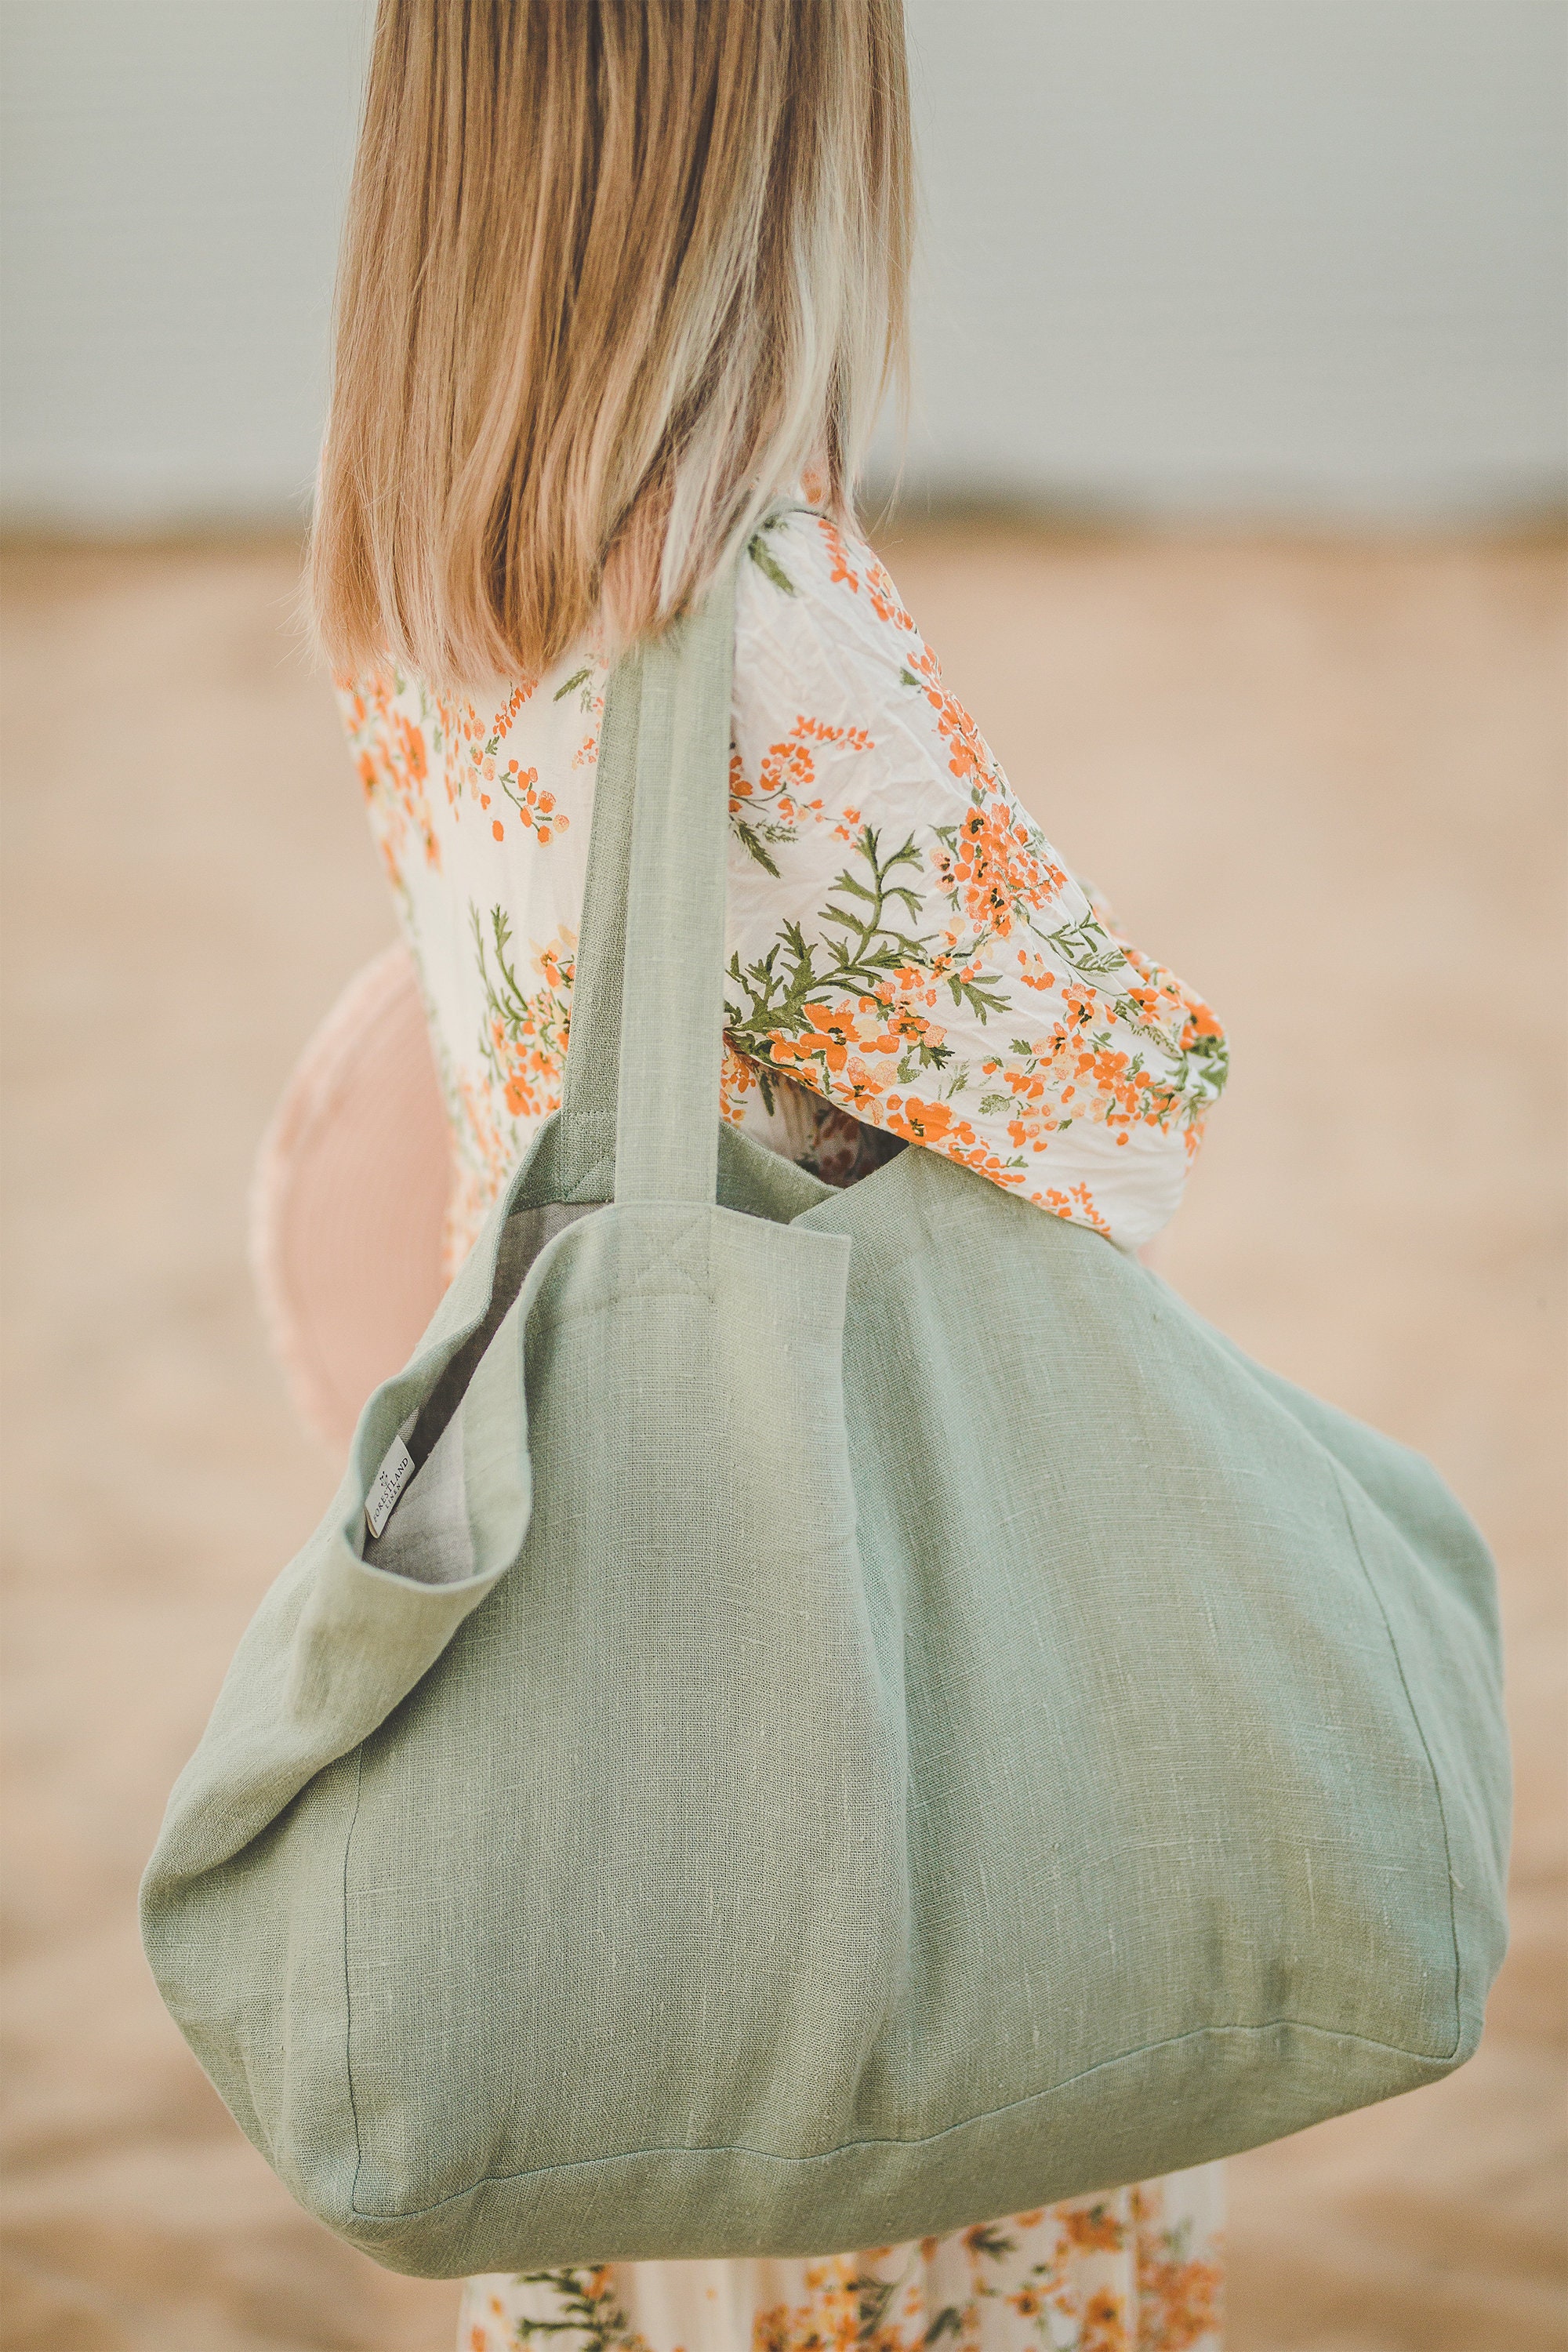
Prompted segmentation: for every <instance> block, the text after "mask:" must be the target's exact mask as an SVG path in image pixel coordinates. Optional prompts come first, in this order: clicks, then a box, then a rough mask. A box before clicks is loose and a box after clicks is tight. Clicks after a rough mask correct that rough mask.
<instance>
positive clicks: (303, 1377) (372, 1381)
mask: <svg viewBox="0 0 1568 2352" xmlns="http://www.w3.org/2000/svg"><path fill="white" fill-rule="evenodd" d="M451 1174H452V1158H451V1144H450V1140H449V1136H448V1131H447V1114H446V1110H445V1108H444V1106H443V1104H442V1100H441V1092H440V1087H439V1086H438V1084H437V1077H436V1069H435V1064H434V1062H433V1061H432V1059H431V1055H430V1044H429V1038H428V1034H427V1033H426V1026H425V1011H424V1006H423V1004H422V1003H421V1002H420V996H419V988H418V982H417V981H416V977H415V971H414V966H413V963H412V961H410V958H409V956H408V952H407V950H406V949H405V948H402V947H393V948H388V949H387V950H386V951H385V953H384V954H383V955H379V956H377V957H376V959H375V961H374V962H373V963H369V964H367V965H366V966H365V968H364V970H363V971H361V972H359V973H358V974H357V975H356V976H355V978H354V979H353V980H352V981H351V982H349V985H348V987H347V988H346V989H345V990H344V991H343V992H342V996H340V997H339V999H338V1001H337V1003H335V1004H334V1005H333V1007H332V1009H331V1012H330V1013H328V1015H327V1017H326V1019H325V1020H324V1021H323V1022H322V1024H321V1027H320V1028H319V1029H318V1030H317V1032H316V1034H315V1035H314V1036H313V1037H312V1038H311V1040H310V1044H309V1045H307V1046H306V1048H305V1051H304V1053H303V1054H302V1055H300V1061H299V1063H298V1065H297V1066H296V1068H295V1070H294V1074H293V1076H292V1077H290V1079H289V1083H288V1086H287V1087H285V1088H284V1092H283V1098H282V1100H281V1102H279V1106H278V1108H277V1110H276V1111H275V1112H274V1113H273V1116H272V1122H271V1125H270V1126H269V1127H268V1130H267V1133H266V1136H265V1137H264V1139H263V1140H262V1145H261V1150H260V1153H259V1156H258V1160H257V1165H256V1178H255V1184H254V1188H253V1191H252V1194H251V1218H250V1254H251V1269H252V1272H253V1274H254V1276H255V1279H256V1288H257V1294H258V1299H259V1302H260V1307H261V1313H262V1318H263V1320H264V1321H265V1323H266V1325H267V1329H268V1336H269V1338H270V1339H271V1341H272V1345H273V1348H274V1349H275V1351H276V1353H277V1356H278V1359H279V1363H280V1364H281V1366H282V1368H283V1376H284V1379H285V1380H286V1381H287V1382H288V1386H289V1395H290V1396H291V1398H292V1399H293V1402H294V1404H295V1407H296V1409H297V1410H298V1412H299V1413H300V1418H301V1420H302V1421H303V1422H304V1423H306V1425H307V1427H308V1428H310V1430H312V1431H313V1432H314V1433H315V1434H316V1435H317V1436H318V1437H320V1438H321V1440H322V1442H323V1443H324V1444H326V1445H327V1446H328V1447H329V1448H330V1449H331V1452H332V1453H333V1454H336V1455H337V1456H338V1457H339V1459H340V1460H341V1459H342V1455H343V1453H344V1451H345V1449H346V1447H347V1445H348V1442H349V1439H350V1438H351V1436H352V1435H353V1427H354V1423H355V1422H356V1421H357V1420H358V1418H359V1412H360V1408H361V1406H362V1405H363V1403H364V1401H365V1399H366V1398H367V1397H368V1396H369V1394H370V1392H371V1391H372V1390H373V1389H374V1387H375V1386H376V1385H377V1383H378V1382H379V1381H384V1380H385V1379H386V1378H387V1376H388V1375H389V1374H390V1373H392V1372H395V1371H397V1370H401V1368H402V1366H403V1365H404V1364H405V1363H406V1362H407V1360H408V1358H409V1357H410V1356H411V1355H412V1353H413V1352H414V1349H415V1347H416V1343H417V1341H418V1339H419V1337H420V1334H421V1333H422V1332H423V1330H424V1328H425V1326H426V1323H428V1321H429V1320H430V1318H431V1316H432V1315H433V1314H434V1313H435V1310H436V1307H437V1301H438V1300H439V1298H440V1297H441V1293H442V1291H443V1290H444V1289H445V1287H446V1283H445V1278H444V1276H443V1275H442V1271H441V1223H442V1218H443V1216H444V1214H445V1212H446V1207H447V1195H448V1192H449V1191H450V1186H451Z"/></svg>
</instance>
